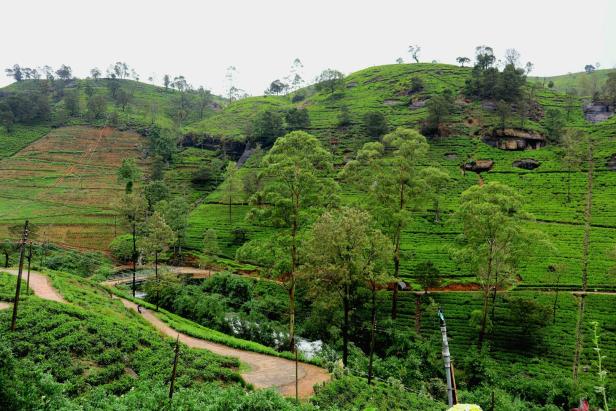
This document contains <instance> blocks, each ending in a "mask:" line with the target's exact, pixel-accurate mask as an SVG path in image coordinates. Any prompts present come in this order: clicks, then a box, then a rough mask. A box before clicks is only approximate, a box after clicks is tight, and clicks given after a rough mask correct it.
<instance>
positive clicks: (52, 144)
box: [0, 126, 146, 250]
mask: <svg viewBox="0 0 616 411" xmlns="http://www.w3.org/2000/svg"><path fill="white" fill-rule="evenodd" d="M143 144H144V140H143V138H142V137H141V136H139V135H137V134H135V133H130V132H120V131H117V130H114V129H111V128H103V129H97V128H92V127H81V126H79V127H65V128H60V129H56V130H53V131H52V132H50V133H49V134H47V135H46V136H44V137H43V138H41V139H39V140H37V141H36V142H34V143H32V144H30V145H29V146H27V147H25V148H24V149H22V150H21V151H19V152H17V153H16V154H15V155H13V156H11V157H8V158H5V159H2V160H0V187H2V191H1V192H0V199H2V201H1V202H0V233H2V235H5V234H6V230H7V229H8V227H10V226H11V225H15V224H22V223H23V220H25V219H26V218H28V219H30V221H31V222H32V223H33V224H34V225H36V226H38V235H39V239H40V240H49V241H52V242H54V243H58V244H64V245H67V246H71V247H77V248H84V249H94V250H104V249H106V248H107V245H108V244H109V242H110V241H111V239H112V238H113V236H114V224H115V222H116V218H115V211H114V209H115V205H116V202H117V200H118V198H119V196H120V194H121V193H122V192H123V187H122V185H121V184H118V183H117V180H116V170H117V168H118V167H119V165H120V164H121V163H122V159H124V158H127V157H139V156H140V154H141V152H142V146H143ZM139 163H140V165H141V166H142V167H145V166H146V163H145V162H144V161H141V160H139ZM118 229H119V227H118Z"/></svg>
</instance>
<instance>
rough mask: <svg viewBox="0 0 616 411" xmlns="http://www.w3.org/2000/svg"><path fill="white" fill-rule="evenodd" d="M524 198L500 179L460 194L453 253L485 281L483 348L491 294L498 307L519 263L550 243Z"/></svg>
mask: <svg viewBox="0 0 616 411" xmlns="http://www.w3.org/2000/svg"><path fill="white" fill-rule="evenodd" d="M522 200H523V199H522V196H521V195H520V194H518V193H517V192H516V191H514V190H513V189H512V188H510V187H508V186H506V185H504V184H501V183H498V182H490V183H488V184H486V185H483V186H473V187H471V188H469V189H468V190H466V191H464V192H463V193H462V196H461V198H460V208H459V210H458V212H457V217H458V219H459V221H460V223H461V224H462V235H461V246H460V247H459V248H457V249H456V250H454V251H453V253H454V256H455V257H456V259H457V260H458V261H459V262H461V263H463V264H465V265H466V266H467V268H468V269H469V270H470V271H471V272H472V273H473V274H475V275H476V276H477V279H478V281H479V283H480V285H481V289H482V296H483V305H482V309H481V315H480V324H479V340H478V347H479V349H481V346H482V344H483V341H484V337H485V333H486V328H487V324H488V311H489V308H490V295H491V297H492V298H491V303H492V307H494V303H495V299H496V290H497V289H498V288H499V287H501V288H502V287H504V286H507V285H509V284H511V283H512V282H513V281H514V279H515V277H516V274H517V270H518V267H519V264H520V263H521V262H522V261H523V259H524V258H527V257H528V256H529V255H530V254H531V253H532V249H533V248H538V247H539V246H541V245H543V246H544V248H547V247H549V246H550V245H549V243H548V242H547V240H546V239H545V238H544V237H543V236H542V235H541V233H540V232H538V231H536V230H531V229H529V228H528V220H530V219H531V218H532V216H531V215H530V214H528V213H526V212H525V211H524V210H523V202H522ZM529 244H533V247H529ZM493 322H494V311H492V323H493Z"/></svg>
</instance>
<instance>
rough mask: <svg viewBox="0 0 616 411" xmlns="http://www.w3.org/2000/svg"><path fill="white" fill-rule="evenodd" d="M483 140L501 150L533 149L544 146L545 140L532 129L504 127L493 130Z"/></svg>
mask: <svg viewBox="0 0 616 411" xmlns="http://www.w3.org/2000/svg"><path fill="white" fill-rule="evenodd" d="M483 142H484V143H486V144H488V145H490V146H492V147H496V148H500V149H501V150H527V149H531V150H534V149H538V148H541V147H545V145H546V143H547V140H546V138H545V137H544V136H543V135H541V134H539V133H536V132H533V131H527V130H520V129H513V128H506V129H504V130H503V129H497V130H493V131H492V133H491V134H490V135H487V136H484V137H483Z"/></svg>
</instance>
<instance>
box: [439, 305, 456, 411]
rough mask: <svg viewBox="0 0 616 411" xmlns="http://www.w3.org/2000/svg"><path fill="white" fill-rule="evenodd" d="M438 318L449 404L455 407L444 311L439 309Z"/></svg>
mask: <svg viewBox="0 0 616 411" xmlns="http://www.w3.org/2000/svg"><path fill="white" fill-rule="evenodd" d="M438 317H439V320H440V322H441V335H442V336H443V361H444V362H445V377H446V378H447V403H448V404H449V407H450V408H451V407H453V384H452V381H451V355H450V354H449V342H448V341H447V326H446V324H445V316H444V315H443V309H442V308H439V309H438Z"/></svg>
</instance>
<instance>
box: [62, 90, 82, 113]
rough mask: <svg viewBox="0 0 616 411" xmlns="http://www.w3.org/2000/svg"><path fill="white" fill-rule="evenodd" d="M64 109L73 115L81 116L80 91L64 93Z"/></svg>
mask: <svg viewBox="0 0 616 411" xmlns="http://www.w3.org/2000/svg"><path fill="white" fill-rule="evenodd" d="M64 107H65V108H66V110H67V111H68V112H69V113H70V114H71V115H72V116H77V115H79V90H77V89H70V90H67V91H66V92H65V93H64Z"/></svg>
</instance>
